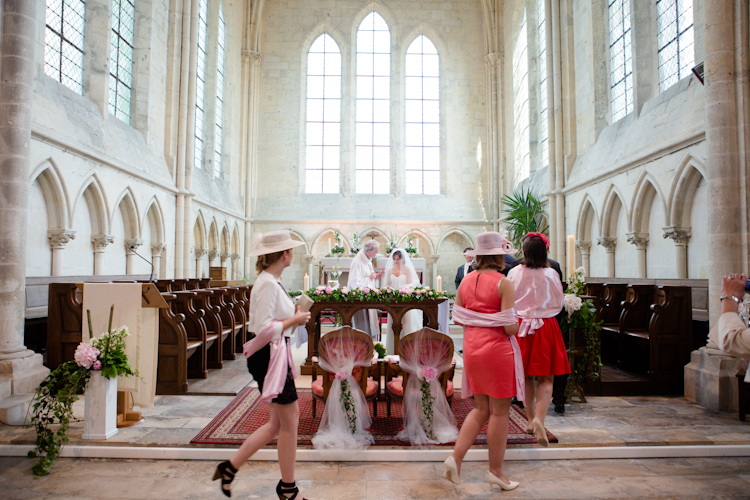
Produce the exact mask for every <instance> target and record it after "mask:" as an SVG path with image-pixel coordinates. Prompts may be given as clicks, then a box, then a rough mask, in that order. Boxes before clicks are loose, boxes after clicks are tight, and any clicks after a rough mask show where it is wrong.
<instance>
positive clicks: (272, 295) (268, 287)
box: [250, 271, 295, 342]
mask: <svg viewBox="0 0 750 500" xmlns="http://www.w3.org/2000/svg"><path fill="white" fill-rule="evenodd" d="M294 313H295V308H294V302H292V299H291V298H290V297H289V295H288V294H287V293H286V290H285V289H284V288H283V287H282V285H281V283H279V282H278V281H277V280H276V278H274V277H273V275H272V274H271V273H268V272H266V271H263V272H262V273H260V275H259V276H258V279H257V280H256V281H255V285H253V290H252V293H251V294H250V331H251V332H253V333H255V334H258V333H260V332H261V331H262V330H263V329H264V328H265V327H267V326H268V325H269V324H271V322H272V321H283V320H285V319H288V318H291V317H292V316H294ZM292 330H293V328H292V327H290V328H287V329H286V330H284V332H283V333H284V335H285V336H287V337H290V336H291V335H292ZM281 334H282V331H281V323H279V324H277V325H276V332H275V333H274V336H273V341H274V342H276V341H277V340H279V337H280V336H281Z"/></svg>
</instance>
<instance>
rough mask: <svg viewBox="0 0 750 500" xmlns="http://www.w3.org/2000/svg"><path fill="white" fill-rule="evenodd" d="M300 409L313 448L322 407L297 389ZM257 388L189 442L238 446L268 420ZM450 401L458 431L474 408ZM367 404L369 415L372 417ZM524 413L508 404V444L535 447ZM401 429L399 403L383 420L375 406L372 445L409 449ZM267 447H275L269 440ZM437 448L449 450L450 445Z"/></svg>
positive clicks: (480, 441)
mask: <svg viewBox="0 0 750 500" xmlns="http://www.w3.org/2000/svg"><path fill="white" fill-rule="evenodd" d="M297 394H298V395H299V406H300V425H299V444H300V445H302V446H305V445H308V446H310V445H312V442H311V439H312V438H313V436H314V435H315V433H316V432H317V430H318V426H319V425H320V417H321V416H322V415H323V408H324V406H323V404H322V403H321V402H320V401H318V404H317V417H316V418H313V416H312V395H311V392H310V389H297ZM259 396H260V394H259V393H258V389H256V388H245V389H242V391H241V392H240V393H239V394H238V395H237V397H236V398H234V400H233V401H232V402H231V403H229V405H228V406H227V407H226V408H224V409H223V410H222V411H221V413H219V414H218V415H217V416H216V417H215V418H214V419H213V420H212V421H211V423H210V424H208V425H207V426H206V427H205V428H204V429H203V430H201V431H200V432H199V433H198V435H197V436H195V437H194V438H193V439H192V441H190V442H191V443H197V444H233V445H240V444H241V443H242V441H244V440H245V438H246V437H247V436H248V435H250V433H252V432H253V431H254V430H255V429H257V428H258V427H260V426H261V425H263V424H264V423H266V422H267V421H268V406H267V405H265V404H263V403H262V402H261V400H260V397H259ZM458 396H459V395H458V394H456V396H455V397H454V398H453V404H452V405H451V408H452V409H453V413H454V414H455V415H456V420H457V421H458V427H459V428H460V427H461V425H462V424H463V422H464V419H465V418H466V416H467V415H468V414H469V412H470V411H471V410H472V409H474V400H473V399H460V398H459V397H458ZM372 405H373V403H372V402H370V403H369V406H370V415H372ZM526 424H527V420H526V414H525V413H524V410H523V409H520V408H518V407H517V406H515V405H511V410H510V426H509V429H508V444H535V443H536V438H535V437H534V436H533V435H530V434H526ZM402 428H403V411H402V407H401V403H400V402H395V401H394V402H393V403H392V404H391V416H390V417H386V403H385V401H381V402H379V403H378V416H377V417H373V419H372V427H371V429H370V432H372V434H373V436H375V445H374V446H411V445H410V444H409V443H408V442H404V441H399V440H397V439H396V434H398V432H399V431H400V430H401V429H402ZM486 430H487V429H486V428H484V429H482V432H481V433H480V434H479V436H478V437H477V440H476V441H475V442H474V444H476V445H486V444H487V434H486ZM547 437H548V439H549V442H550V443H556V442H557V438H556V437H555V436H554V435H552V434H551V433H550V432H549V431H547ZM270 444H272V445H273V444H276V441H275V440H274V441H272V442H271V443H270ZM440 446H446V447H450V446H452V444H445V445H440Z"/></svg>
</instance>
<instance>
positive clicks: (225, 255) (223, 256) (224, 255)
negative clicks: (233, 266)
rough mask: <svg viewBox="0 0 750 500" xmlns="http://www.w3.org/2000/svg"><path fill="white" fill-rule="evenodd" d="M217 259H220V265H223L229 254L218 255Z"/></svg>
mask: <svg viewBox="0 0 750 500" xmlns="http://www.w3.org/2000/svg"><path fill="white" fill-rule="evenodd" d="M219 258H220V259H221V262H222V264H223V263H224V261H225V260H227V259H228V258H229V252H221V253H220V254H219Z"/></svg>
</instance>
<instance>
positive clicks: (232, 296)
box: [225, 286, 250, 352]
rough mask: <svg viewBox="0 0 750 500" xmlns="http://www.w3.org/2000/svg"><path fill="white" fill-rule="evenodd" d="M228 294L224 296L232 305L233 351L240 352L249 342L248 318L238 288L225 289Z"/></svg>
mask: <svg viewBox="0 0 750 500" xmlns="http://www.w3.org/2000/svg"><path fill="white" fill-rule="evenodd" d="M225 290H227V291H228V292H229V293H228V294H227V295H226V296H225V300H230V301H231V302H232V304H233V305H234V308H233V309H232V313H233V314H234V335H235V337H234V341H235V345H234V351H235V352H242V346H243V345H244V344H245V342H247V341H248V340H250V337H249V336H248V329H247V325H248V318H247V310H246V309H245V307H244V303H243V301H242V299H241V298H240V296H241V294H242V292H241V290H240V289H239V288H238V287H233V286H229V287H226V288H225Z"/></svg>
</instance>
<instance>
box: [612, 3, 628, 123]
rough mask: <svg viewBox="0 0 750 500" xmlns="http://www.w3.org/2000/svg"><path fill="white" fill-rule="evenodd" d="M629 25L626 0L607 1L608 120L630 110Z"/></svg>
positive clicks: (620, 116) (618, 117)
mask: <svg viewBox="0 0 750 500" xmlns="http://www.w3.org/2000/svg"><path fill="white" fill-rule="evenodd" d="M630 28H631V25H630V0H609V54H610V55H609V57H610V85H611V88H612V122H616V121H617V120H620V119H621V118H624V117H625V116H627V115H628V114H630V113H631V112H632V111H633V48H632V47H633V46H632V43H631V35H632V31H631V29H630Z"/></svg>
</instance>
